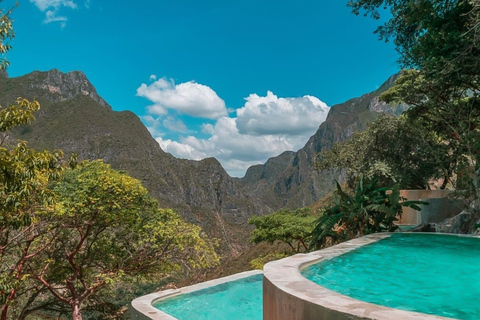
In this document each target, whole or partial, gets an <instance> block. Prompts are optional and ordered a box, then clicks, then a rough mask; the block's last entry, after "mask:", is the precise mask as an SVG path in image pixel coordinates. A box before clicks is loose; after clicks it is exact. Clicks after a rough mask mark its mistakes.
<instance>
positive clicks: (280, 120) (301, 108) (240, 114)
mask: <svg viewBox="0 0 480 320" xmlns="http://www.w3.org/2000/svg"><path fill="white" fill-rule="evenodd" d="M246 100H247V102H246V103H245V106H244V107H243V108H240V109H238V110H237V126H238V130H239V131H240V132H241V133H246V134H250V135H265V134H274V135H275V134H289V135H304V134H305V133H307V132H312V130H315V129H317V128H318V125H319V124H320V123H322V122H323V121H325V119H326V118H327V114H328V110H329V108H328V107H327V105H326V104H325V103H324V102H322V101H320V100H319V99H318V98H316V97H313V96H304V97H301V98H278V97H277V96H276V95H274V94H273V93H272V92H271V91H268V92H267V95H266V96H265V97H260V96H258V95H257V94H251V95H249V96H248V98H246Z"/></svg>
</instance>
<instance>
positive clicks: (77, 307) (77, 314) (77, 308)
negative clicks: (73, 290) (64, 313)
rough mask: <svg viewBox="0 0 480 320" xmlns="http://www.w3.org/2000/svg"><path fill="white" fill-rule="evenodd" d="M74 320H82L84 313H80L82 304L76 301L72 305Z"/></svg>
mask: <svg viewBox="0 0 480 320" xmlns="http://www.w3.org/2000/svg"><path fill="white" fill-rule="evenodd" d="M72 311H73V312H72V319H73V320H82V313H81V312H80V303H79V302H78V301H75V302H74V303H73V305H72Z"/></svg>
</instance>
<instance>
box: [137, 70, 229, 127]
mask: <svg viewBox="0 0 480 320" xmlns="http://www.w3.org/2000/svg"><path fill="white" fill-rule="evenodd" d="M137 95H138V96H140V97H144V98H147V99H148V100H150V101H151V102H153V103H154V104H153V106H150V107H149V109H148V110H149V112H150V113H152V114H156V115H165V114H166V112H167V110H169V109H170V110H176V111H177V112H180V113H183V114H187V115H190V116H193V117H200V118H206V119H218V118H220V117H222V116H226V115H227V114H228V112H227V108H226V107H225V102H224V101H223V100H222V99H221V98H220V97H219V96H218V95H217V94H216V93H215V91H213V90H212V89H211V88H210V87H208V86H206V85H203V84H199V83H196V82H194V81H188V82H184V83H180V84H175V82H174V81H173V80H171V79H167V78H161V79H158V80H157V81H155V82H153V83H152V84H150V85H147V84H145V83H142V85H141V86H140V87H139V88H138V89H137Z"/></svg>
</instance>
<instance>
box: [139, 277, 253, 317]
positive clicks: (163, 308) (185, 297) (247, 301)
mask: <svg viewBox="0 0 480 320" xmlns="http://www.w3.org/2000/svg"><path fill="white" fill-rule="evenodd" d="M130 315H131V317H132V319H142V320H143V319H154V320H175V319H177V320H187V319H189V320H190V319H195V320H207V319H208V320H223V319H228V320H261V319H262V272H261V271H259V270H254V271H247V272H242V273H239V274H235V275H232V276H228V277H224V278H220V279H215V280H211V281H207V282H203V283H199V284H196V285H193V286H188V287H184V288H180V289H170V290H165V291H160V292H156V293H153V294H150V295H146V296H142V297H140V298H137V299H135V300H134V301H132V304H131V306H130Z"/></svg>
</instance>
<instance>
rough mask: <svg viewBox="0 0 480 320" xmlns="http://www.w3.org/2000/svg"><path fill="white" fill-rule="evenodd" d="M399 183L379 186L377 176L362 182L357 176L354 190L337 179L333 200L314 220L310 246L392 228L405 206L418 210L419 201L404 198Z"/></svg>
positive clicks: (391, 229)
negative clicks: (344, 186)
mask: <svg viewBox="0 0 480 320" xmlns="http://www.w3.org/2000/svg"><path fill="white" fill-rule="evenodd" d="M403 200H405V199H403V198H401V197H400V190H399V188H398V186H394V187H381V186H380V185H379V184H378V179H377V178H373V179H372V180H371V181H370V182H365V181H364V178H363V175H361V176H360V178H359V182H358V185H357V187H356V190H355V193H353V194H351V193H348V192H346V191H344V190H343V189H342V187H341V186H340V184H339V183H338V182H337V189H336V191H335V192H334V204H333V206H331V207H328V208H326V209H325V210H324V212H323V213H322V214H321V215H320V216H319V217H318V219H317V220H316V221H315V223H314V229H313V231H312V240H311V242H310V246H309V247H310V248H319V247H322V246H325V245H327V244H334V243H337V242H340V241H345V240H348V239H352V238H354V237H357V236H360V235H365V234H370V233H375V232H382V231H389V232H392V231H395V230H396V229H397V226H396V225H395V224H394V222H395V221H397V220H398V218H397V217H398V216H400V215H401V213H402V207H404V206H407V207H411V208H414V209H416V210H420V208H419V207H418V206H417V205H418V204H425V203H423V202H419V201H403Z"/></svg>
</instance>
